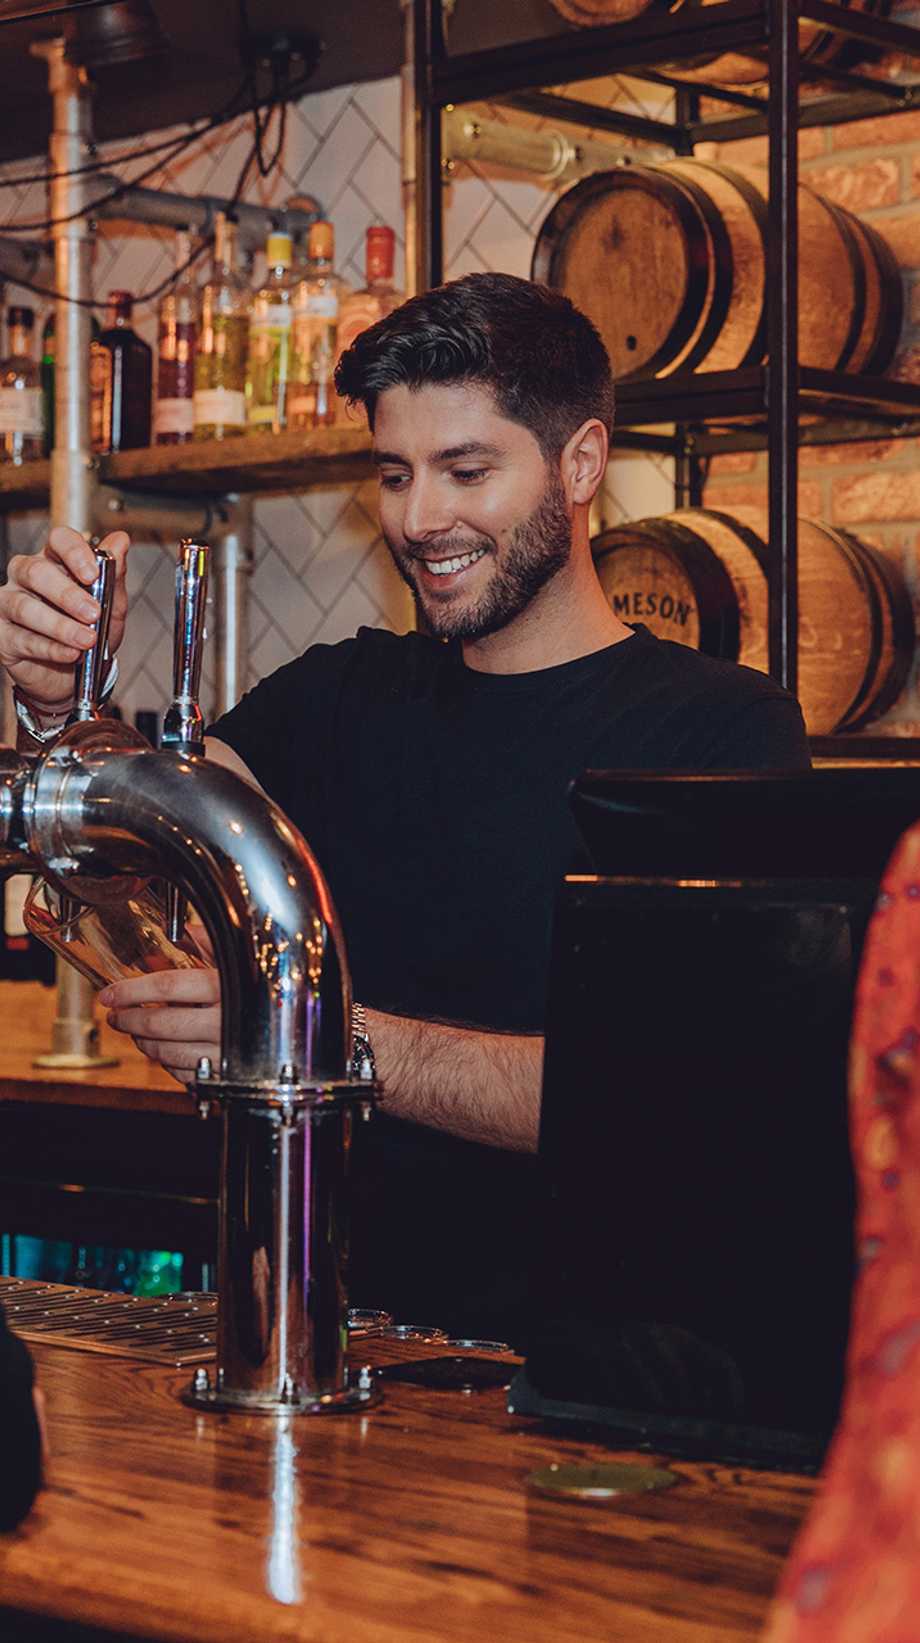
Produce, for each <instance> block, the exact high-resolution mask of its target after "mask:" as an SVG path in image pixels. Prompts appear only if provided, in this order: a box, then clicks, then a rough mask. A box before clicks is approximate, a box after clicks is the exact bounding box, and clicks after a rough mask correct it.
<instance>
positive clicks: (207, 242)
mask: <svg viewBox="0 0 920 1643" xmlns="http://www.w3.org/2000/svg"><path fill="white" fill-rule="evenodd" d="M285 107H286V105H282V110H284V108H285ZM257 147H258V139H257V138H254V139H253V141H252V143H251V144H250V147H249V151H248V153H247V155H246V158H245V160H244V162H243V165H242V167H241V169H240V172H239V175H238V177H237V180H236V183H235V185H234V189H233V193H232V195H231V196H230V199H229V200H228V201H227V206H226V210H227V214H228V215H230V214H232V212H233V210H234V207H235V206H237V205H238V204H239V202H240V196H241V195H242V192H243V189H244V187H245V185H246V178H247V177H248V175H249V172H250V169H251V167H252V163H253V160H254V159H255V158H256V153H257ZM280 154H281V146H280V144H279V145H277V146H276V149H275V154H274V156H273V159H272V168H274V165H276V164H277V162H278V159H279V158H280ZM213 243H214V235H213V234H208V235H206V236H205V237H204V238H203V239H202V240H201V243H200V244H199V245H197V246H196V247H195V250H194V251H193V252H192V254H191V256H189V257H187V258H186V260H185V262H183V263H181V264H180V266H179V267H178V268H174V269H173V271H172V273H171V274H169V275H167V277H166V279H164V280H161V281H160V283H159V285H155V286H153V287H152V289H151V290H149V291H145V292H143V293H142V295H141V296H139V297H137V298H135V301H134V306H135V308H145V307H148V306H149V305H150V303H152V302H156V301H157V299H158V298H159V297H161V296H162V294H163V292H164V291H167V290H168V289H169V287H170V286H171V285H175V284H176V283H177V282H178V281H179V280H180V279H181V277H182V275H183V274H184V273H185V272H186V270H187V269H189V268H191V267H192V265H193V264H194V263H196V262H198V261H199V259H200V258H201V257H202V256H203V255H204V253H205V252H206V251H207V250H208V249H209V248H210V247H211V246H212V245H213ZM10 283H11V284H13V285H21V286H22V287H23V289H24V290H26V291H32V292H34V293H35V295H36V296H40V297H50V298H52V299H53V300H54V301H55V302H57V301H59V300H60V299H61V296H62V293H61V292H60V291H55V290H53V289H52V288H51V287H49V286H44V285H38V284H37V283H36V282H35V281H34V280H29V279H26V278H25V277H24V276H23V275H18V276H17V277H16V278H15V279H12V280H11V282H10ZM64 301H65V302H69V303H70V304H71V305H72V306H73V307H75V308H90V309H92V308H102V309H104V308H105V307H106V306H107V303H106V302H102V301H99V300H98V299H96V298H94V297H64Z"/></svg>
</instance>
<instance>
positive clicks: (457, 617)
mask: <svg viewBox="0 0 920 1643" xmlns="http://www.w3.org/2000/svg"><path fill="white" fill-rule="evenodd" d="M384 536H385V537H386V532H384ZM386 542H387V546H388V547H389V549H390V552H391V554H392V555H393V560H394V563H395V565H396V568H397V570H398V571H399V574H400V575H401V576H402V578H403V580H404V581H405V582H407V583H408V585H409V587H410V588H411V589H412V591H413V592H414V593H415V594H416V596H417V597H418V599H419V603H420V604H421V606H422V609H423V611H424V613H425V620H426V622H427V623H428V627H429V630H430V632H431V633H432V634H433V636H434V637H435V638H436V639H485V638H486V637H487V636H488V635H489V634H490V633H498V632H499V631H500V630H501V629H502V628H505V627H507V626H508V624H509V622H513V621H514V619H515V617H517V616H520V615H521V613H522V611H525V610H526V609H527V607H528V605H530V604H531V603H532V602H533V600H534V599H535V598H536V596H537V594H538V593H539V592H540V591H541V589H543V588H545V586H546V584H547V582H549V581H551V580H552V578H553V577H554V576H555V575H556V573H557V571H560V570H561V569H562V567H563V566H564V565H565V564H567V563H568V559H569V555H570V554H571V551H572V521H571V519H570V517H569V512H568V509H567V507H566V500H565V491H564V490H563V486H562V481H561V480H560V479H559V477H558V475H556V474H551V475H550V477H549V479H548V480H547V483H546V488H545V490H544V492H543V495H542V496H541V498H540V500H539V502H538V503H537V506H536V507H535V509H534V511H533V513H532V514H530V515H529V516H528V518H527V519H525V520H523V521H522V522H521V524H519V525H515V527H514V530H513V531H512V533H511V539H510V541H509V543H508V546H507V548H506V549H505V552H504V555H503V556H502V559H501V561H500V562H499V561H498V560H496V568H495V570H494V571H493V573H492V577H491V579H490V581H489V584H488V586H487V587H486V589H485V591H484V593H483V594H482V596H481V597H480V599H479V600H478V601H477V602H476V603H475V604H473V605H467V604H464V602H463V600H462V597H458V596H457V595H456V594H453V593H452V594H450V595H448V596H447V598H446V599H445V600H444V603H443V604H441V603H440V602H439V600H438V598H437V594H436V593H435V594H434V595H431V594H429V595H428V596H427V597H426V596H425V595H423V594H421V593H419V589H418V584H417V582H416V580H415V577H414V576H413V574H412V566H413V561H414V560H416V559H420V558H423V557H424V552H423V550H422V549H421V547H418V548H416V549H415V551H414V553H411V554H407V552H406V549H405V548H403V549H402V550H401V551H400V552H397V551H396V549H395V548H394V547H393V544H392V542H391V541H390V539H389V537H386ZM426 547H427V551H428V552H429V553H430V554H432V555H434V554H436V555H437V557H438V558H442V557H445V558H450V557H453V556H454V555H459V554H462V553H475V552H476V550H477V549H478V548H484V549H485V550H486V552H487V553H492V554H495V553H496V551H497V547H498V544H497V542H496V541H495V538H494V537H492V536H483V535H480V534H479V533H478V532H477V533H476V534H474V535H471V536H459V535H453V536H445V537H443V538H441V539H440V540H439V541H438V542H436V543H435V542H430V543H427V544H426Z"/></svg>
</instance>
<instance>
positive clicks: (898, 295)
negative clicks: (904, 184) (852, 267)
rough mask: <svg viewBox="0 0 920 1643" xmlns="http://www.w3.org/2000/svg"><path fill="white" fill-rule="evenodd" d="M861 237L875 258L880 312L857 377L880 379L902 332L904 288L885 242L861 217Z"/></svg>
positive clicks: (891, 252)
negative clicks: (876, 377) (873, 334)
mask: <svg viewBox="0 0 920 1643" xmlns="http://www.w3.org/2000/svg"><path fill="white" fill-rule="evenodd" d="M854 221H855V222H856V224H858V228H859V232H860V234H861V235H862V237H863V240H864V242H865V245H866V248H867V251H868V253H869V255H870V256H873V257H874V258H875V264H876V267H877V269H878V276H879V284H880V287H881V289H880V292H879V312H878V320H877V322H876V327H875V336H874V337H873V339H872V344H871V346H870V348H869V352H868V354H867V355H866V358H865V360H864V361H863V364H862V367H861V371H860V374H861V375H863V376H881V375H882V374H883V373H884V372H885V371H887V369H888V367H889V365H890V364H891V361H892V360H893V359H894V356H895V353H896V352H897V347H898V343H899V342H900V340H901V332H902V330H903V328H904V287H903V285H902V283H901V272H900V269H899V267H898V264H897V262H896V260H895V255H894V252H893V251H892V249H891V246H890V245H889V244H888V241H887V240H886V239H884V238H883V236H882V235H881V234H879V233H878V231H877V230H876V229H875V228H873V227H872V224H871V223H867V222H863V220H862V218H861V217H857V218H855V219H854Z"/></svg>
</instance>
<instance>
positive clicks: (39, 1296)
mask: <svg viewBox="0 0 920 1643" xmlns="http://www.w3.org/2000/svg"><path fill="white" fill-rule="evenodd" d="M0 1305H2V1306H3V1308H4V1309H5V1311H6V1317H7V1322H8V1323H9V1325H10V1326H11V1328H13V1329H15V1331H16V1333H17V1335H21V1336H22V1338H23V1340H25V1341H28V1340H31V1339H33V1338H41V1340H43V1341H53V1342H54V1343H55V1344H56V1345H58V1346H75V1347H79V1348H80V1349H81V1350H82V1351H84V1352H109V1353H113V1354H114V1355H116V1356H118V1357H122V1358H141V1359H143V1360H145V1361H146V1362H147V1363H168V1364H174V1365H175V1367H176V1368H177V1369H181V1368H182V1367H183V1365H184V1364H190V1363H206V1362H207V1361H208V1360H209V1359H211V1358H213V1357H214V1356H215V1354H216V1350H217V1348H216V1341H217V1296H216V1295H209V1294H204V1293H197V1292H193V1291H187V1292H186V1293H185V1294H182V1295H156V1296H139V1295H121V1294H118V1293H117V1292H116V1293H115V1294H109V1293H107V1292H106V1291H105V1290H101V1289H74V1288H73V1287H72V1285H69V1284H45V1283H39V1282H36V1281H35V1280H33V1279H29V1278H4V1277H0ZM392 1322H393V1319H392V1317H391V1316H390V1314H389V1312H380V1311H377V1310H376V1309H374V1308H359V1307H353V1308H352V1309H351V1310H350V1311H349V1314H348V1334H349V1339H350V1340H356V1339H357V1340H360V1339H363V1338H364V1337H366V1336H367V1335H376V1334H378V1333H379V1332H380V1331H381V1330H383V1329H386V1328H387V1327H388V1326H389V1325H391V1324H392Z"/></svg>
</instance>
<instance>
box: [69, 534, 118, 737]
mask: <svg viewBox="0 0 920 1643" xmlns="http://www.w3.org/2000/svg"><path fill="white" fill-rule="evenodd" d="M94 551H95V555H96V576H95V580H94V581H93V585H92V587H91V588H90V593H91V594H92V596H93V598H94V599H96V600H98V602H99V605H100V614H99V617H98V619H97V621H96V642H95V644H94V645H93V646H92V647H91V649H89V650H86V651H84V652H83V655H82V656H81V657H80V660H79V662H78V663H77V665H76V669H75V678H74V683H75V695H76V700H75V702H74V705H73V708H72V710H71V712H70V715H69V717H68V720H67V723H68V725H72V724H79V723H81V721H83V720H85V719H100V718H101V717H102V714H101V713H100V711H99V698H100V696H101V694H102V687H103V684H104V682H105V670H106V666H107V663H108V660H109V644H108V641H109V626H110V624H111V620H112V600H113V598H114V596H115V560H114V559H113V558H112V555H111V554H110V553H104V552H103V551H102V549H101V548H96V549H95V550H94Z"/></svg>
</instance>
